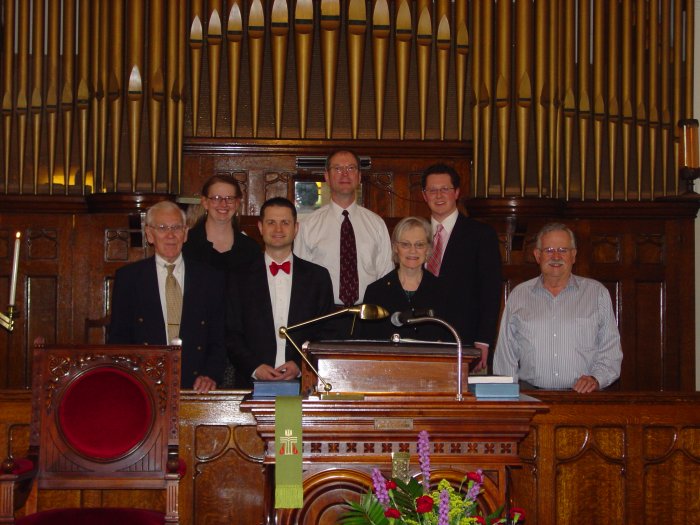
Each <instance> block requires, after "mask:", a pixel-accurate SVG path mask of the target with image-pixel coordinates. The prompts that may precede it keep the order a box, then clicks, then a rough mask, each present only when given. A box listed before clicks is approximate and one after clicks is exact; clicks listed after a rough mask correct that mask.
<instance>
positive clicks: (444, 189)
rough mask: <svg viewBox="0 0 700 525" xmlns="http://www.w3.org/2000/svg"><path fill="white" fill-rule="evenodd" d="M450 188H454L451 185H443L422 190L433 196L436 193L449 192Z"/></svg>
mask: <svg viewBox="0 0 700 525" xmlns="http://www.w3.org/2000/svg"><path fill="white" fill-rule="evenodd" d="M452 190H454V188H453V187H448V186H445V187H444V188H426V189H424V190H423V192H424V193H427V194H428V195H430V196H431V197H435V196H436V195H438V194H441V195H443V194H447V193H450V192H451V191H452Z"/></svg>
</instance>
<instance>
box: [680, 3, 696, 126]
mask: <svg viewBox="0 0 700 525" xmlns="http://www.w3.org/2000/svg"><path fill="white" fill-rule="evenodd" d="M685 18H686V21H685V26H686V27H685V38H686V41H685V46H684V47H685V78H686V86H687V89H686V90H685V112H686V114H687V115H688V118H691V117H692V116H693V87H694V86H693V67H694V65H695V47H694V46H693V38H694V36H695V2H694V1H692V0H688V1H687V2H686V8H685ZM678 34H679V35H680V34H681V33H678ZM679 84H680V82H679Z"/></svg>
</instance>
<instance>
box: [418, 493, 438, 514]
mask: <svg viewBox="0 0 700 525" xmlns="http://www.w3.org/2000/svg"><path fill="white" fill-rule="evenodd" d="M434 504H435V502H434V501H433V498H431V497H430V496H421V497H419V498H417V499H416V511H417V512H418V514H425V513H426V512H430V511H432V510H433V505H434Z"/></svg>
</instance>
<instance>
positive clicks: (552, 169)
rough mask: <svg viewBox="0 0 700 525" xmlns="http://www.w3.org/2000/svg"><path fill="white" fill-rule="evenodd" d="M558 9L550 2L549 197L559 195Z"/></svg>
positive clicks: (555, 4)
mask: <svg viewBox="0 0 700 525" xmlns="http://www.w3.org/2000/svg"><path fill="white" fill-rule="evenodd" d="M559 10H560V2H559V0H555V1H554V2H552V3H551V6H550V9H549V19H550V20H551V23H550V26H551V28H550V31H549V45H548V48H549V60H548V67H547V70H548V71H547V75H548V80H547V83H548V84H549V91H550V102H549V108H548V111H547V116H548V118H549V125H548V128H549V129H548V131H549V195H550V197H558V196H559V155H558V153H559V149H560V139H559V135H560V133H559V126H560V124H561V122H560V121H561V113H562V110H561V106H562V89H561V85H562V82H561V78H560V77H561V71H560V70H561V46H560V45H559V39H560V38H561V36H560V31H559V27H560V26H559V16H560V15H559Z"/></svg>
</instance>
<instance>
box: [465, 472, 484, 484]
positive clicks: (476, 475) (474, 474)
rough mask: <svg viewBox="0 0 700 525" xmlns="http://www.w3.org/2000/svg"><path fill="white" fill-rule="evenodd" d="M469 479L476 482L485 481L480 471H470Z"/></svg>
mask: <svg viewBox="0 0 700 525" xmlns="http://www.w3.org/2000/svg"><path fill="white" fill-rule="evenodd" d="M467 479H468V480H469V481H473V482H474V483H483V482H484V478H483V477H482V475H481V474H479V473H478V472H468V473H467Z"/></svg>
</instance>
